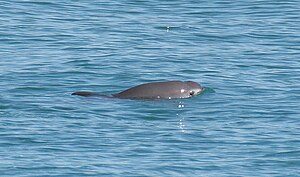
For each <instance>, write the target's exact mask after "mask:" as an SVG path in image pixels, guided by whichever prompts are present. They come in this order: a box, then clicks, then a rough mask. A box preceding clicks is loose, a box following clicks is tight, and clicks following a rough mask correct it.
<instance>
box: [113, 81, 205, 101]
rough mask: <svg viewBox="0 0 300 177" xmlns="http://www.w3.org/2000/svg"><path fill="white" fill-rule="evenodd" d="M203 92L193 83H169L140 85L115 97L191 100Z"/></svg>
mask: <svg viewBox="0 0 300 177" xmlns="http://www.w3.org/2000/svg"><path fill="white" fill-rule="evenodd" d="M201 91H202V87H201V86H200V85H199V84H198V83H196V82H193V81H186V82H183V81H167V82H152V83H147V84H142V85H138V86H135V87H132V88H129V89H127V90H125V91H122V92H120V93H117V94H113V96H114V97H116V98H127V99H172V98H189V97H192V96H194V95H197V94H199V93H200V92H201Z"/></svg>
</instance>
